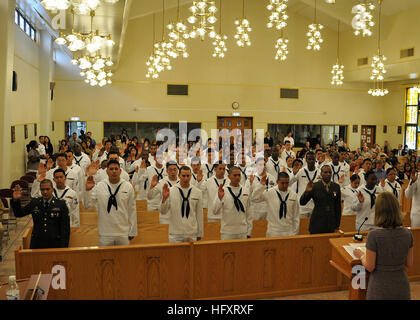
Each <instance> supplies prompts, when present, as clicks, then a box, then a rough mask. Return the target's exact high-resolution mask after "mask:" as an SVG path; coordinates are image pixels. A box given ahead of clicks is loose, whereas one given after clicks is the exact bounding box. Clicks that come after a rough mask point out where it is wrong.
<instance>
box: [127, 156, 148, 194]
mask: <svg viewBox="0 0 420 320" xmlns="http://www.w3.org/2000/svg"><path fill="white" fill-rule="evenodd" d="M146 159H147V158H143V159H139V160H141V162H140V163H139V165H136V167H135V171H134V174H133V178H132V179H131V182H132V183H133V186H134V187H135V190H137V198H136V200H147V186H148V180H147V176H146V175H144V174H140V168H141V169H144V170H143V173H144V171H145V170H146V168H147V164H146Z"/></svg>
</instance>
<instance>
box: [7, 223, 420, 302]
mask: <svg viewBox="0 0 420 320" xmlns="http://www.w3.org/2000/svg"><path fill="white" fill-rule="evenodd" d="M412 232H413V237H414V243H415V246H416V244H418V243H420V228H413V229H412ZM353 235H354V233H345V234H344V235H343V236H353ZM337 237H340V235H339V234H322V235H300V236H294V237H283V238H271V239H263V238H255V239H246V240H229V241H199V242H195V243H192V242H191V243H183V244H154V245H132V246H122V247H103V248H97V247H96V248H69V249H48V250H16V251H15V263H16V276H17V277H18V278H20V279H23V278H27V277H29V276H30V275H32V274H37V273H39V272H40V271H42V272H43V273H50V272H51V269H52V267H53V266H54V265H58V264H59V265H62V266H63V267H64V268H65V270H66V289H65V290H54V289H50V292H49V299H173V300H177V299H262V298H269V297H280V296H285V295H294V294H304V293H313V292H326V291H336V290H344V289H345V288H346V286H347V283H345V282H343V281H342V279H341V277H340V275H339V274H338V273H337V271H336V270H335V269H334V268H332V267H331V266H330V264H329V260H330V259H331V247H330V243H329V239H330V238H337ZM408 276H409V279H410V280H419V279H420V250H414V265H413V267H412V268H410V269H409V270H408Z"/></svg>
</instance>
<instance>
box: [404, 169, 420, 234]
mask: <svg viewBox="0 0 420 320" xmlns="http://www.w3.org/2000/svg"><path fill="white" fill-rule="evenodd" d="M405 196H406V197H407V198H408V199H413V201H412V204H411V215H410V218H411V227H413V228H414V227H420V185H419V179H418V172H415V170H413V172H412V173H411V177H410V182H409V183H408V187H407V189H405Z"/></svg>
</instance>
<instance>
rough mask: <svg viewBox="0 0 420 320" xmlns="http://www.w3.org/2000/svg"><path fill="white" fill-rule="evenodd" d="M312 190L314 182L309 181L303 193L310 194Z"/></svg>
mask: <svg viewBox="0 0 420 320" xmlns="http://www.w3.org/2000/svg"><path fill="white" fill-rule="evenodd" d="M313 188H314V182H313V181H312V180H309V182H308V184H307V185H306V189H305V192H311V191H312V189H313Z"/></svg>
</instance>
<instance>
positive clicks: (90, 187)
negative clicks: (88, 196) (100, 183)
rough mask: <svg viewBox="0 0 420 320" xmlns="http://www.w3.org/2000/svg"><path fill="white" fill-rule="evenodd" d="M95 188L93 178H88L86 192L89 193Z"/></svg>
mask: <svg viewBox="0 0 420 320" xmlns="http://www.w3.org/2000/svg"><path fill="white" fill-rule="evenodd" d="M93 187H95V180H94V179H93V176H89V177H88V178H87V180H86V191H90V190H92V189H93Z"/></svg>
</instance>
